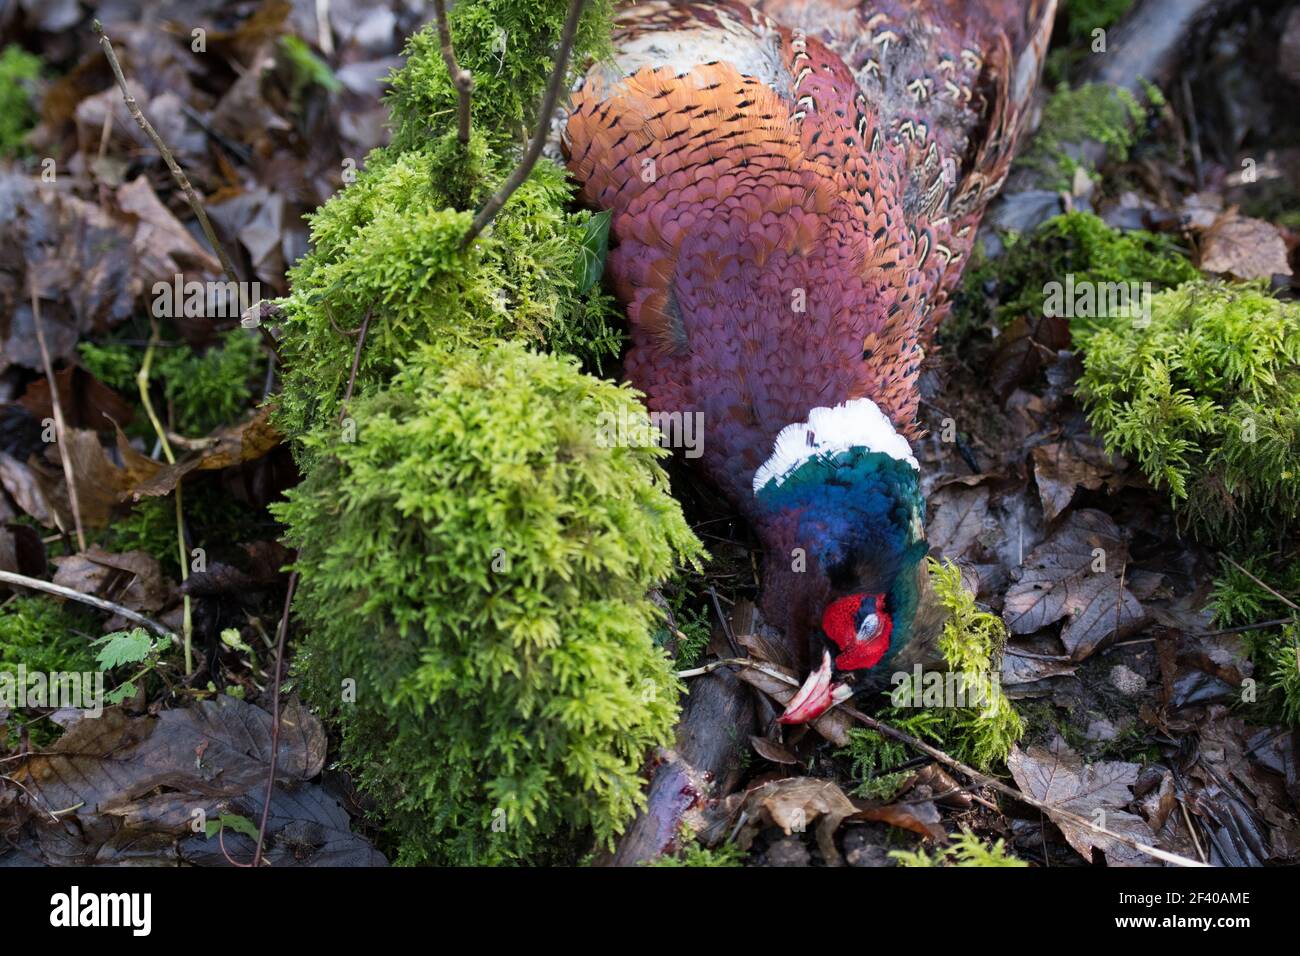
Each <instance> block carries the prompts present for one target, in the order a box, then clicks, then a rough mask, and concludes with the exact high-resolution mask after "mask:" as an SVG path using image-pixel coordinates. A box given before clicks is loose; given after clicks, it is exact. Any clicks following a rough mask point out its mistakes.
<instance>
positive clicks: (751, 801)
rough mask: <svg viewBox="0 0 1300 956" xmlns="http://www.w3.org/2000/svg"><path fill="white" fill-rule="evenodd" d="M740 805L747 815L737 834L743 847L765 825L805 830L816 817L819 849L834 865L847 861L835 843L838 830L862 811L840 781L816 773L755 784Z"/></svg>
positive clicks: (737, 841) (743, 847)
mask: <svg viewBox="0 0 1300 956" xmlns="http://www.w3.org/2000/svg"><path fill="white" fill-rule="evenodd" d="M737 809H738V810H743V812H744V815H745V816H744V819H745V822H744V824H743V825H742V826H741V828H740V831H739V832H738V833H737V834H736V845H737V846H739V847H740V848H741V849H742V850H748V849H749V847H750V844H751V843H753V841H754V837H755V836H756V835H757V834H758V832H759V831H760V830H761V829H763V828H764V827H767V826H778V827H780V828H781V829H782V830H784V831H785V832H786V835H787V836H788V835H789V834H791V833H796V832H798V833H802V832H804V830H805V829H807V828H808V827H809V826H811V825H812V824H813V823H814V822H815V821H816V822H817V834H816V835H817V846H818V849H820V850H821V853H822V858H823V859H824V860H826V862H827V863H829V864H830V865H832V866H840V865H842V863H843V860H842V859H841V858H840V852H839V850H838V849H836V847H835V831H836V830H838V829H839V827H840V824H841V823H843V822H844V820H846V819H847V818H848V817H851V816H853V815H854V814H855V813H857V812H858V808H857V807H856V806H854V804H853V801H852V800H850V799H849V798H848V797H847V796H845V795H844V791H843V790H841V789H840V788H839V786H838V785H836V784H835V783H834V782H832V781H830V780H818V779H816V778H814V777H788V778H786V779H785V780H773V781H771V782H769V783H765V784H762V785H761V786H758V787H754V788H752V789H750V790H749V791H747V792H746V793H745V795H744V799H743V801H742V802H741V803H740V805H739V807H738V808H737Z"/></svg>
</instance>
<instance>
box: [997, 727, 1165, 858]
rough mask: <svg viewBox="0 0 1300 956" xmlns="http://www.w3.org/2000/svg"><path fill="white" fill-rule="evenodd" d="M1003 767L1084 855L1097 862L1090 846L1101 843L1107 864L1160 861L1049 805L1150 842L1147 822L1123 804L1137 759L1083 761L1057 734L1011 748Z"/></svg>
mask: <svg viewBox="0 0 1300 956" xmlns="http://www.w3.org/2000/svg"><path fill="white" fill-rule="evenodd" d="M1007 767H1008V769H1010V771H1011V775H1012V776H1013V777H1014V778H1015V781H1016V785H1017V786H1018V787H1019V788H1020V789H1021V790H1022V791H1023V792H1025V793H1027V794H1029V795H1030V796H1032V797H1035V798H1037V799H1039V800H1041V801H1043V802H1044V803H1046V804H1048V805H1049V807H1051V808H1052V809H1049V810H1048V811H1047V814H1048V816H1050V817H1051V818H1052V821H1053V822H1054V823H1055V824H1056V825H1057V826H1058V827H1060V829H1061V832H1062V833H1063V834H1065V838H1066V840H1068V841H1069V843H1070V845H1071V846H1072V847H1074V848H1075V849H1076V850H1077V851H1078V852H1079V854H1080V855H1081V856H1082V857H1083V858H1084V859H1085V860H1089V861H1091V862H1097V861H1096V860H1095V859H1094V857H1093V852H1092V851H1093V850H1094V849H1100V850H1101V851H1102V852H1103V853H1105V854H1106V862H1107V863H1108V864H1109V865H1110V866H1156V865H1159V864H1158V861H1156V860H1154V859H1153V858H1152V857H1150V856H1147V855H1146V854H1144V853H1142V852H1141V851H1139V850H1135V849H1133V848H1132V847H1130V846H1127V845H1126V844H1123V843H1120V842H1119V841H1118V840H1116V839H1115V838H1114V837H1109V836H1107V835H1106V834H1104V833H1099V832H1097V831H1096V830H1092V829H1089V828H1088V827H1085V826H1081V825H1080V824H1077V823H1074V822H1072V821H1071V820H1069V819H1068V818H1065V817H1062V816H1060V815H1059V814H1057V813H1054V812H1053V809H1055V810H1064V811H1066V812H1068V813H1072V814H1074V815H1075V816H1079V817H1083V818H1084V819H1085V820H1090V821H1092V822H1094V823H1096V824H1097V825H1099V826H1102V827H1105V828H1106V829H1107V830H1110V831H1111V832H1113V833H1119V834H1122V835H1124V836H1126V837H1129V838H1130V839H1132V840H1135V841H1137V842H1139V843H1145V844H1148V845H1151V844H1154V842H1155V834H1154V833H1152V831H1151V827H1150V826H1148V825H1147V822H1146V821H1145V820H1143V819H1142V818H1141V817H1140V816H1138V815H1137V814H1135V813H1130V812H1129V811H1128V810H1127V809H1126V808H1127V807H1128V805H1129V804H1130V803H1131V802H1132V801H1133V793H1132V787H1133V785H1134V784H1135V783H1137V777H1138V771H1139V770H1140V769H1141V768H1140V767H1139V766H1138V765H1137V764H1135V763H1124V762H1122V761H1115V760H1104V761H1099V762H1097V763H1093V764H1085V763H1084V762H1083V760H1082V758H1080V757H1079V755H1078V754H1076V753H1075V752H1074V751H1072V750H1071V749H1070V748H1069V747H1068V746H1066V744H1065V741H1063V740H1061V739H1060V738H1059V737H1058V738H1057V739H1056V740H1054V741H1053V742H1052V744H1051V746H1050V747H1037V746H1035V747H1030V748H1029V749H1028V750H1027V751H1026V750H1021V749H1020V748H1019V747H1015V748H1013V749H1012V751H1011V756H1010V757H1008V758H1007Z"/></svg>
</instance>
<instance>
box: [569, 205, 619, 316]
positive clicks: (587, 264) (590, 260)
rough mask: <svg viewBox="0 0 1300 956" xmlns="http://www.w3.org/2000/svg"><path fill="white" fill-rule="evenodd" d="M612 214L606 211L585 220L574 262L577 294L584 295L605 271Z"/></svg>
mask: <svg viewBox="0 0 1300 956" xmlns="http://www.w3.org/2000/svg"><path fill="white" fill-rule="evenodd" d="M612 216H613V213H612V212H611V211H610V210H608V209H606V210H605V211H604V212H599V213H597V214H596V215H594V216H592V217H591V218H590V219H588V220H587V223H586V225H585V226H584V227H583V230H582V243H581V244H580V245H579V247H578V257H577V258H576V259H575V260H574V263H573V269H574V282H575V283H576V284H577V286H578V292H579V294H582V295H585V294H586V293H587V292H588V291H590V290H591V288H592V287H593V286H595V284H596V283H597V282H599V281H600V276H601V274H602V273H603V272H604V271H605V256H606V255H608V253H609V222H610V218H611V217H612Z"/></svg>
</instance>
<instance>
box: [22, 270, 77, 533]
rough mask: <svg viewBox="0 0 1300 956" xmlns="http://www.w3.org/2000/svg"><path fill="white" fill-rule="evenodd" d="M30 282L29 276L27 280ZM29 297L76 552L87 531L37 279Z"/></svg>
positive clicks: (33, 280)
mask: <svg viewBox="0 0 1300 956" xmlns="http://www.w3.org/2000/svg"><path fill="white" fill-rule="evenodd" d="M29 279H30V277H29ZM28 286H29V291H30V292H31V295H32V323H33V324H34V325H35V326H36V342H37V344H38V345H39V346H40V348H41V364H42V365H44V366H45V378H46V380H47V381H48V382H49V383H50V407H51V409H52V410H53V413H54V440H55V444H56V445H58V446H59V460H60V461H62V462H63V477H64V478H65V479H66V480H67V482H68V502H69V503H70V504H71V505H72V523H73V525H74V526H75V527H76V529H77V550H78V551H85V550H86V531H85V529H84V528H82V526H81V501H80V498H79V497H78V495H77V476H76V475H75V474H74V473H73V470H72V455H71V454H70V453H69V451H68V442H67V434H68V429H67V426H66V425H65V424H64V422H63V407H62V406H61V405H60V404H59V383H58V382H57V381H56V380H55V378H54V363H53V362H52V361H50V350H49V347H48V346H47V345H46V344H45V324H44V323H43V322H42V321H41V303H40V297H39V296H37V294H36V280H35V279H31V281H29V283H28Z"/></svg>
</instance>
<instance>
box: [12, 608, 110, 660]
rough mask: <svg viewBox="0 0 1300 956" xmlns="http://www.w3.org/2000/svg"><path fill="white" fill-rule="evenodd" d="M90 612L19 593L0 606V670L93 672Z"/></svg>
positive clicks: (96, 631)
mask: <svg viewBox="0 0 1300 956" xmlns="http://www.w3.org/2000/svg"><path fill="white" fill-rule="evenodd" d="M92 633H98V628H96V627H95V622H94V618H93V616H92V615H91V614H89V613H88V612H87V611H85V610H84V609H83V608H81V607H80V606H79V605H76V604H64V603H60V602H59V601H57V600H55V599H53V598H48V597H24V596H19V597H15V598H12V599H11V600H9V601H7V602H5V603H4V604H3V605H0V670H4V671H13V670H14V669H16V668H17V667H18V665H19V664H22V665H24V666H26V668H27V669H28V671H43V672H49V671H94V670H98V669H99V668H98V667H96V666H95V655H94V654H93V653H91V651H90V646H89V643H88V635H90V634H92Z"/></svg>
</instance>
